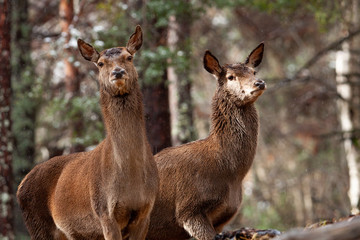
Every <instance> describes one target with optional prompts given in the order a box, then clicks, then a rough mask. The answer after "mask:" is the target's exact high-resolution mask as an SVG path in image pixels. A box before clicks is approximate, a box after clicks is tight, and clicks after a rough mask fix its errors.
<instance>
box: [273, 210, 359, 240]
mask: <svg viewBox="0 0 360 240" xmlns="http://www.w3.org/2000/svg"><path fill="white" fill-rule="evenodd" d="M308 239H316V240H340V239H341V240H359V239H360V216H354V217H351V218H348V219H347V220H344V221H341V222H337V223H334V224H330V225H326V226H323V227H319V228H313V229H309V228H307V229H301V230H300V229H294V230H290V231H289V232H286V233H284V234H282V235H280V236H278V237H276V238H274V240H308Z"/></svg>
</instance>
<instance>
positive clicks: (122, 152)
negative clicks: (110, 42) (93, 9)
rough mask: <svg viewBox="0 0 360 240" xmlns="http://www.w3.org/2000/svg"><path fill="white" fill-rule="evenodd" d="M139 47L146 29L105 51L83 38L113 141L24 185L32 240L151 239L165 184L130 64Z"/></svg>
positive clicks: (38, 171) (44, 168)
mask: <svg viewBox="0 0 360 240" xmlns="http://www.w3.org/2000/svg"><path fill="white" fill-rule="evenodd" d="M141 45H142V31H141V28H140V26H137V27H136V30H135V33H134V34H132V35H131V37H130V38H129V41H128V43H127V45H126V47H115V48H110V49H106V50H104V51H102V52H101V53H100V54H99V53H98V52H97V51H96V49H95V48H93V47H92V46H91V45H90V44H88V43H86V42H84V41H82V40H81V39H79V40H78V47H79V50H80V52H81V54H82V56H83V57H84V58H85V59H86V60H88V61H91V62H93V63H95V64H96V66H97V67H98V69H99V82H100V104H101V108H102V113H103V118H104V122H105V126H106V132H107V136H106V138H105V139H104V140H103V141H102V142H101V143H100V144H99V145H98V146H97V147H96V148H95V149H94V150H92V151H90V152H81V153H75V154H71V155H67V156H59V157H54V158H52V159H50V160H48V161H46V162H43V163H41V164H39V165H37V166H36V167H34V169H33V170H32V171H31V172H30V173H29V174H28V175H27V176H26V177H25V178H24V180H23V181H22V182H21V184H20V186H19V189H18V192H17V198H18V202H19V204H20V207H21V209H22V212H23V217H24V220H25V223H26V226H27V228H28V230H29V233H30V235H31V239H36V240H42V239H44V240H49V239H106V240H120V239H130V240H139V239H145V236H146V233H147V231H148V226H149V221H150V212H151V210H152V208H153V205H154V202H155V197H156V193H157V190H158V183H159V179H158V172H157V168H156V164H155V161H154V159H153V156H152V153H151V149H150V146H149V144H148V141H147V137H146V133H145V125H144V123H145V122H144V116H143V105H142V96H141V92H140V88H139V84H138V81H137V79H138V75H137V72H136V70H135V67H134V65H133V63H132V61H133V55H134V54H135V52H136V51H137V50H139V48H140V47H141Z"/></svg>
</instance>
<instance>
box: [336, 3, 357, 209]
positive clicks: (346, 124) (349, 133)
mask: <svg viewBox="0 0 360 240" xmlns="http://www.w3.org/2000/svg"><path fill="white" fill-rule="evenodd" d="M341 10H342V14H343V16H344V18H343V20H344V21H343V23H342V34H344V35H349V33H350V32H352V31H355V30H358V29H359V27H360V23H359V21H360V17H359V11H360V1H359V0H352V1H342V2H341ZM359 44H360V36H357V37H354V38H352V39H351V40H350V41H347V42H344V43H343V44H342V46H341V49H339V50H338V51H337V54H336V83H337V92H338V94H339V96H340V97H341V98H340V99H339V100H338V111H339V121H340V126H341V129H342V131H343V139H344V140H343V146H344V150H345V158H346V161H347V163H348V168H349V177H350V187H349V197H350V202H351V207H352V211H353V212H358V211H359V198H360V174H359V159H358V158H359V146H357V147H356V139H357V138H356V137H355V132H356V131H355V130H356V129H357V130H358V131H359V130H360V120H359V118H360V110H359V109H360V103H359V99H360V70H359V64H360V54H359ZM357 141H358V140H357ZM357 144H358V143H357Z"/></svg>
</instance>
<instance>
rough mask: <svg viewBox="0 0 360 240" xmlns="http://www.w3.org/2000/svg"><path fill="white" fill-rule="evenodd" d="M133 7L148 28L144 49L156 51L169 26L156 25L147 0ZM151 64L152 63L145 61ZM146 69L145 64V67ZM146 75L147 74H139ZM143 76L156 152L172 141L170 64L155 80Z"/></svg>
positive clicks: (150, 134) (147, 116)
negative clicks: (169, 84)
mask: <svg viewBox="0 0 360 240" xmlns="http://www.w3.org/2000/svg"><path fill="white" fill-rule="evenodd" d="M135 5H136V6H134V9H139V10H140V11H141V12H142V24H141V25H142V27H143V28H144V30H145V36H144V40H145V41H144V45H143V47H142V49H143V51H145V50H148V51H156V49H158V47H160V46H166V45H167V35H168V26H161V27H160V26H159V27H154V25H155V23H156V20H157V19H156V16H155V17H154V16H153V15H151V14H148V13H147V0H139V1H137V2H136V4H135ZM144 64H145V65H146V64H149V63H144ZM144 69H146V67H144ZM140 74H141V75H143V74H144V73H143V72H142V73H140ZM141 79H142V82H143V84H142V92H143V95H144V106H145V110H144V111H145V121H146V132H147V136H148V139H149V143H150V145H151V147H152V151H153V153H154V154H156V153H158V152H160V151H161V150H162V149H164V148H167V147H170V146H171V145H172V144H171V122H170V108H169V88H168V74H167V65H166V63H165V64H163V69H162V74H161V76H158V78H156V79H146V80H145V79H144V76H141Z"/></svg>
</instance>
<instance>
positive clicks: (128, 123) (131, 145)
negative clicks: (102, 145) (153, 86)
mask: <svg viewBox="0 0 360 240" xmlns="http://www.w3.org/2000/svg"><path fill="white" fill-rule="evenodd" d="M100 102H101V108H102V113H103V117H104V123H105V127H106V133H107V136H106V142H107V144H110V145H111V146H108V147H111V149H112V150H113V159H114V160H115V162H117V163H118V164H120V165H121V167H122V168H123V167H124V166H126V165H129V164H132V165H134V166H133V168H136V167H137V165H139V164H141V161H143V156H144V155H143V154H144V151H145V149H144V141H145V140H146V139H145V137H146V135H145V127H144V126H145V124H144V116H143V105H142V97H141V92H140V89H139V87H137V88H136V89H133V90H132V91H131V93H129V94H126V95H121V96H115V97H114V96H111V95H110V94H108V93H107V92H106V91H103V90H100ZM139 161H140V162H139ZM128 167H131V165H129V166H128Z"/></svg>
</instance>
